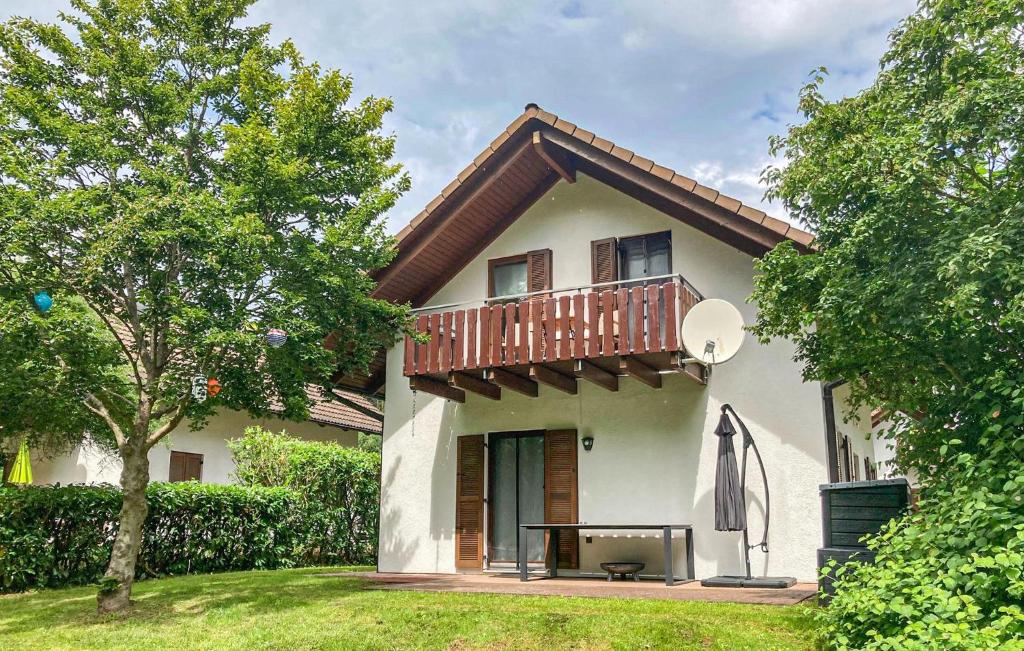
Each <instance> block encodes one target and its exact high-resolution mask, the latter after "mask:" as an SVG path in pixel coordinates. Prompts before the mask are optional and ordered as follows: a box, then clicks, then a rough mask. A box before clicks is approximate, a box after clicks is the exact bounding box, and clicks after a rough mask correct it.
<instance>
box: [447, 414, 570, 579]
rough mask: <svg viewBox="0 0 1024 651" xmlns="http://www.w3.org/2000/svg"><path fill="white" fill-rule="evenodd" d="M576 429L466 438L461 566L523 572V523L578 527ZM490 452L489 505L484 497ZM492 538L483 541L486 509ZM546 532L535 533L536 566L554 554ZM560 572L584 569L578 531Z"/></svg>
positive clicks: (459, 517) (459, 518) (459, 508)
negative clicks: (520, 560) (520, 564)
mask: <svg viewBox="0 0 1024 651" xmlns="http://www.w3.org/2000/svg"><path fill="white" fill-rule="evenodd" d="M576 446H577V442H576V430H547V431H545V430H531V431H520V432H499V433H492V434H490V435H489V436H488V438H487V445H486V446H485V445H484V440H483V436H481V435H475V436H460V437H459V454H458V475H457V476H458V480H457V482H456V494H457V498H458V499H457V501H456V510H455V521H456V567H459V568H467V569H468V568H480V567H482V566H483V560H484V556H485V554H484V553H483V550H484V547H486V559H487V563H486V566H487V567H490V568H494V569H501V568H507V569H511V568H513V567H515V565H516V562H517V560H518V556H519V525H521V524H531V523H532V524H536V523H542V522H547V523H566V524H575V523H576V522H578V517H579V516H578V511H579V509H578V503H577V502H578V493H579V491H578V488H577V481H576V474H577V472H576V462H577V450H576ZM485 449H486V456H487V464H486V467H487V470H486V477H487V479H486V484H487V491H486V494H487V499H486V501H485V500H484V499H483V490H482V489H483V485H484V481H483V476H484V472H483V467H484V455H485ZM485 503H486V511H487V534H486V543H485V537H484V536H483V535H482V532H481V530H482V527H483V518H482V517H481V515H482V512H483V509H484V504H485ZM547 543H548V536H547V534H546V533H545V532H542V531H536V532H531V533H530V538H529V557H528V560H529V562H530V563H536V564H538V565H539V564H541V563H543V562H544V560H545V554H546V553H550V552H551V550H550V549H548V544H547ZM558 557H559V566H560V567H565V568H576V567H579V541H578V537H577V533H576V532H575V531H572V530H567V531H563V532H562V534H561V536H560V538H559V552H558Z"/></svg>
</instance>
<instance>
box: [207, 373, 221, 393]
mask: <svg viewBox="0 0 1024 651" xmlns="http://www.w3.org/2000/svg"><path fill="white" fill-rule="evenodd" d="M206 393H208V394H209V395H210V397H211V398H216V397H217V394H218V393H220V382H219V381H218V380H217V378H215V377H212V378H210V379H209V380H207V381H206Z"/></svg>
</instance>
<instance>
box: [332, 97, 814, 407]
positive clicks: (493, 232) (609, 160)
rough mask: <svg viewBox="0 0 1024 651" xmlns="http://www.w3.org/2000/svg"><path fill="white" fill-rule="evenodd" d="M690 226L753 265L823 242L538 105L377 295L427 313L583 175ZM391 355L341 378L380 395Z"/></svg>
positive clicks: (385, 276) (436, 215)
mask: <svg viewBox="0 0 1024 651" xmlns="http://www.w3.org/2000/svg"><path fill="white" fill-rule="evenodd" d="M577 171H580V172H583V173H584V174H586V175H587V176H590V177H593V178H595V179H597V180H599V181H602V182H604V183H606V184H608V185H610V186H612V187H614V188H616V189H618V190H619V191H621V192H623V193H625V194H627V195H629V196H631V197H633V198H635V199H637V200H639V201H641V202H643V203H645V204H647V205H649V206H651V207H653V208H655V209H657V210H659V211H661V212H663V213H665V214H667V215H669V216H671V217H674V218H676V219H679V220H680V221H682V222H684V223H687V224H689V225H691V226H693V227H694V228H697V229H699V230H701V231H703V232H705V233H707V234H709V235H711V236H713V237H716V238H718V239H720V240H722V241H723V242H726V243H727V244H729V245H731V246H734V247H735V248H737V249H739V250H741V251H744V252H746V253H749V254H750V255H753V256H761V255H764V254H765V253H766V252H767V251H769V250H771V249H772V248H773V247H774V246H775V245H776V244H778V243H780V242H783V241H791V242H793V243H794V244H795V245H796V246H797V248H798V249H800V250H803V251H807V250H810V247H811V244H812V241H813V239H814V236H813V235H812V234H810V233H807V232H805V231H802V230H800V229H799V228H796V227H794V226H791V225H790V224H788V223H787V222H784V221H782V220H780V219H776V218H774V217H771V216H769V215H767V214H766V213H765V212H763V211H761V210H758V209H756V208H752V207H750V206H747V205H744V204H743V203H742V202H741V201H739V200H738V199H734V198H732V197H729V196H727V195H724V194H722V193H721V192H719V191H718V190H715V189H713V188H709V187H707V186H704V185H701V184H700V183H697V181H695V180H694V179H691V178H688V177H686V176H684V175H682V174H679V173H678V172H676V171H674V170H672V169H670V168H668V167H665V166H663V165H659V164H657V163H655V162H654V161H652V160H650V159H648V158H644V157H643V156H640V155H639V154H636V153H634V152H632V151H630V150H628V149H625V148H624V147H621V146H619V145H616V144H615V143H614V142H612V141H610V140H606V139H604V138H602V137H600V136H598V135H596V134H594V133H593V132H590V131H587V130H586V129H583V128H582V127H578V126H576V125H575V124H573V123H572V122H569V121H568V120H565V119H563V118H561V117H559V116H557V115H554V114H552V113H548V112H547V111H545V110H543V109H541V108H540V107H538V106H537V105H536V104H528V105H527V106H526V109H525V110H524V112H523V113H522V114H521V115H520V116H519V117H517V118H516V119H515V120H513V121H512V123H511V124H509V125H508V127H506V128H505V130H504V131H502V132H501V133H500V134H499V135H498V137H497V138H495V139H494V140H493V141H492V142H491V144H490V145H488V146H487V148H486V149H484V151H482V152H481V153H480V155H478V156H477V157H476V158H474V159H473V162H472V163H470V164H469V165H468V166H467V167H466V168H465V169H464V170H462V172H460V173H459V174H458V176H456V178H455V179H454V180H453V181H452V182H451V183H449V184H448V186H447V187H445V188H444V189H443V190H442V191H441V194H439V195H438V196H437V197H435V198H434V199H433V200H432V201H431V202H430V203H428V204H427V206H426V208H424V209H423V210H422V211H421V212H420V213H419V214H418V215H416V216H415V217H414V218H413V219H412V221H411V222H409V224H408V225H407V226H406V227H405V228H403V229H402V230H401V231H400V232H399V233H398V235H397V248H398V255H397V256H396V257H395V259H394V260H393V261H392V262H391V264H389V265H388V266H387V267H385V268H383V269H380V270H378V271H377V272H375V273H374V274H373V277H374V279H375V280H376V281H377V289H376V290H375V291H374V296H375V297H377V298H384V299H388V300H391V301H395V302H399V303H404V302H409V303H411V304H412V305H413V307H420V306H422V305H424V304H425V303H426V302H427V301H428V300H429V299H430V297H431V296H433V295H434V294H435V293H436V292H437V291H438V290H439V289H440V288H441V287H443V286H444V285H445V284H446V283H447V282H448V281H449V280H451V279H452V278H453V277H454V276H455V275H456V274H457V273H458V272H459V271H461V270H462V269H463V268H464V267H465V266H466V265H467V264H468V263H469V262H470V261H471V260H473V258H475V257H476V256H477V255H478V254H479V253H480V252H481V251H483V249H484V248H485V247H486V246H487V245H488V244H490V243H491V242H493V241H494V239H495V238H497V237H498V236H499V235H500V234H501V233H502V232H504V231H505V229H506V228H508V227H509V226H510V225H511V224H512V223H513V222H514V221H515V220H516V219H518V218H519V217H520V216H521V215H522V214H523V213H525V212H526V210H527V209H529V208H530V206H532V205H533V204H534V203H535V202H536V201H537V200H538V199H540V198H541V197H542V196H543V195H544V194H546V193H547V191H548V190H550V189H551V188H552V187H553V186H554V185H555V184H556V183H558V181H559V180H563V179H564V180H566V181H568V182H570V183H571V182H574V181H575V179H576V172H577ZM384 363H385V360H384V355H383V354H381V355H378V357H377V359H376V360H375V361H374V362H373V363H372V364H371V365H370V368H369V370H368V372H366V373H363V374H358V375H350V376H347V377H344V378H341V379H340V383H341V384H342V385H343V386H346V387H349V388H354V389H357V390H360V391H367V392H370V393H374V392H377V391H379V390H380V389H381V388H382V386H383V384H384Z"/></svg>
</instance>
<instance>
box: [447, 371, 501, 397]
mask: <svg viewBox="0 0 1024 651" xmlns="http://www.w3.org/2000/svg"><path fill="white" fill-rule="evenodd" d="M448 386H451V387H455V388H456V389H462V390H463V391H472V392H473V393H476V394H478V395H481V396H483V397H485V398H490V399H491V400H501V387H500V386H497V385H494V384H491V383H490V382H487V381H485V380H481V379H480V378H478V377H475V376H473V375H469V374H468V373H456V372H455V371H452V372H451V373H449V374H448Z"/></svg>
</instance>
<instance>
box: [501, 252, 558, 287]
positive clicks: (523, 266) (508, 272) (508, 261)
mask: <svg viewBox="0 0 1024 651" xmlns="http://www.w3.org/2000/svg"><path fill="white" fill-rule="evenodd" d="M487 271H488V274H487V275H488V281H487V285H488V288H487V292H488V294H487V295H488V297H490V298H494V297H499V296H504V297H518V296H522V295H524V294H527V293H530V292H540V291H544V290H546V289H551V250H550V249H541V250H539V251H530V252H529V253H523V254H521V255H512V256H508V257H506V258H497V259H494V260H490V261H488V263H487Z"/></svg>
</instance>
